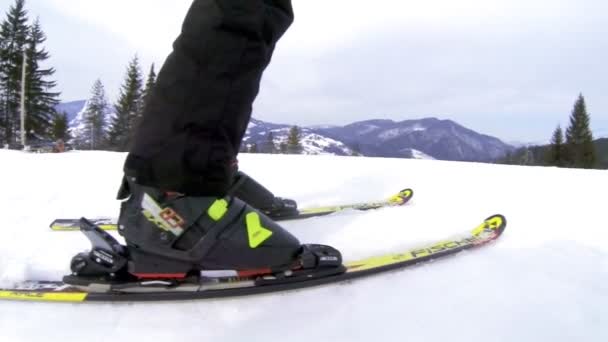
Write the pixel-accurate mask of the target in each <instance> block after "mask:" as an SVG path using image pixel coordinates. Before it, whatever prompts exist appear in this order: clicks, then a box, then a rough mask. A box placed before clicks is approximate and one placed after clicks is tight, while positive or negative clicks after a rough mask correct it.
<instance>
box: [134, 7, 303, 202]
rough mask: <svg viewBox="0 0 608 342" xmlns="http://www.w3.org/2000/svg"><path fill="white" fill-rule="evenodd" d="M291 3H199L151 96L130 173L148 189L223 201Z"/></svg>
mask: <svg viewBox="0 0 608 342" xmlns="http://www.w3.org/2000/svg"><path fill="white" fill-rule="evenodd" d="M292 20H293V12H292V8H291V2H290V0H249V1H237V0H196V1H194V3H193V4H192V7H191V8H190V11H189V12H188V14H187V16H186V19H185V21H184V24H183V29H182V33H181V35H180V36H179V37H178V38H177V40H176V41H175V43H174V50H173V52H172V53H171V55H170V56H169V57H168V58H167V60H166V62H165V64H164V65H163V67H162V69H161V71H160V72H159V75H158V80H157V85H156V87H155V88H154V90H153V91H152V95H151V96H150V101H149V102H148V104H147V106H146V108H145V112H144V117H143V120H142V123H141V126H140V127H139V129H138V132H137V135H136V141H135V144H134V146H133V148H132V150H131V153H130V154H129V156H128V158H127V161H126V163H125V173H126V175H128V176H131V177H134V178H135V179H136V182H137V183H138V184H141V185H148V186H153V187H158V188H162V189H171V190H173V191H178V192H182V193H186V194H189V195H214V196H216V195H218V194H223V193H225V192H226V190H227V189H228V188H229V187H230V185H231V183H232V176H233V173H234V172H235V166H234V164H233V163H234V160H235V156H236V153H237V151H238V150H239V147H240V144H241V140H242V138H243V135H244V132H245V130H246V128H247V124H248V122H249V119H250V116H251V107H252V103H253V101H254V99H255V97H256V96H257V93H258V90H259V83H260V79H261V76H262V73H263V71H264V69H265V68H266V66H267V65H268V63H269V62H270V59H271V56H272V53H273V50H274V48H275V44H276V43H277V41H278V40H279V38H280V37H281V36H282V35H283V33H284V32H285V31H286V30H287V28H288V27H289V25H290V24H291V22H292Z"/></svg>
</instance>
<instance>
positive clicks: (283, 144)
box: [279, 142, 288, 154]
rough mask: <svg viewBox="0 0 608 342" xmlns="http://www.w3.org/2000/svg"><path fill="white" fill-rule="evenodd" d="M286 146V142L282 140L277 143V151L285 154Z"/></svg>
mask: <svg viewBox="0 0 608 342" xmlns="http://www.w3.org/2000/svg"><path fill="white" fill-rule="evenodd" d="M287 151H288V148H287V143H286V142H282V143H280V144H279V153H281V154H287Z"/></svg>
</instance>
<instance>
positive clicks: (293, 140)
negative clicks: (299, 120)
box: [287, 126, 303, 154]
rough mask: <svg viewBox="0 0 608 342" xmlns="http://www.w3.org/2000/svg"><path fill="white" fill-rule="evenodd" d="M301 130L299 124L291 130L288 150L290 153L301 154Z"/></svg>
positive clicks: (288, 137) (288, 138)
mask: <svg viewBox="0 0 608 342" xmlns="http://www.w3.org/2000/svg"><path fill="white" fill-rule="evenodd" d="M301 134H302V133H301V131H300V128H299V127H298V126H293V127H291V129H290V130H289V135H288V136H287V152H288V153H289V154H300V153H302V150H303V148H302V143H301V139H302V138H301Z"/></svg>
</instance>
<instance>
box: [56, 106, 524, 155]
mask: <svg viewBox="0 0 608 342" xmlns="http://www.w3.org/2000/svg"><path fill="white" fill-rule="evenodd" d="M58 110H59V111H63V112H66V113H67V114H68V120H69V122H70V128H71V130H72V134H73V135H75V136H77V135H78V134H79V132H80V131H81V130H82V127H83V126H82V124H83V121H82V118H83V113H84V111H85V110H86V101H74V102H68V103H62V104H60V105H59V106H58ZM108 114H110V115H109V117H111V115H112V110H111V109H108ZM291 127H292V125H288V124H276V123H270V122H265V121H261V120H257V119H252V120H251V122H250V124H249V127H248V128H247V132H246V134H245V137H244V139H243V145H244V146H248V147H250V146H252V145H253V144H255V145H256V147H257V148H258V151H259V152H268V151H269V150H270V144H269V142H268V140H269V134H271V133H272V136H273V141H274V144H275V146H279V145H280V144H281V143H283V142H286V140H287V136H288V134H289V130H290V129H291ZM301 143H302V146H303V148H304V149H303V154H331V155H339V156H350V155H364V156H373V157H392V158H415V159H440V160H455V161H482V162H484V161H492V160H496V159H498V158H500V157H502V156H504V155H505V154H506V153H507V152H509V151H512V150H513V149H514V147H513V146H511V145H509V144H507V143H504V142H502V141H501V140H499V139H497V138H495V137H491V136H488V135H484V134H480V133H477V132H475V131H473V130H471V129H468V128H466V127H463V126H461V125H459V124H458V123H456V122H454V121H451V120H440V119H436V118H426V119H420V120H405V121H400V122H396V121H392V120H367V121H361V122H355V123H352V124H349V125H346V126H328V125H317V126H310V127H301Z"/></svg>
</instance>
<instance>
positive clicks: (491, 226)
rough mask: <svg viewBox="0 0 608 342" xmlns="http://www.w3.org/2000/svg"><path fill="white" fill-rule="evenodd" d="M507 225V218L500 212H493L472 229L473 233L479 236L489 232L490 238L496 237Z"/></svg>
mask: <svg viewBox="0 0 608 342" xmlns="http://www.w3.org/2000/svg"><path fill="white" fill-rule="evenodd" d="M506 227H507V218H506V217H505V216H504V215H501V214H495V215H492V216H490V217H488V218H487V219H485V220H484V221H483V223H482V224H481V225H479V226H478V227H477V228H475V229H474V230H473V235H476V236H481V235H485V234H490V235H491V236H490V239H491V240H493V239H496V238H498V237H499V236H500V235H501V234H502V233H503V231H504V230H505V228H506Z"/></svg>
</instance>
